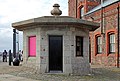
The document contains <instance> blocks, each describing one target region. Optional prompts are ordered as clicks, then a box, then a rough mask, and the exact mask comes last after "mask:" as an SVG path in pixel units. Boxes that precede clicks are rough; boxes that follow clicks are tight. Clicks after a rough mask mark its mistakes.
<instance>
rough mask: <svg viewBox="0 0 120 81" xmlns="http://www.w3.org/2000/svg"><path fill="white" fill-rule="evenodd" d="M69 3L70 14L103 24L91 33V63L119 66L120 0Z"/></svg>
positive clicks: (83, 0) (82, 0)
mask: <svg viewBox="0 0 120 81" xmlns="http://www.w3.org/2000/svg"><path fill="white" fill-rule="evenodd" d="M68 4H69V16H72V17H75V18H80V19H81V18H82V19H85V20H89V21H93V22H99V23H100V24H101V25H100V28H98V29H97V30H95V31H94V32H90V34H89V36H90V48H91V49H90V50H91V53H90V56H91V59H90V62H91V64H97V65H103V66H117V67H119V65H120V62H119V61H120V60H119V58H120V57H119V56H120V55H119V53H118V52H119V47H120V46H119V45H120V44H119V42H118V41H119V39H118V38H119V34H118V32H119V29H118V28H119V13H118V12H119V6H120V2H119V0H102V1H101V0H69V2H68Z"/></svg>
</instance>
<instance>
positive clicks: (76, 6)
mask: <svg viewBox="0 0 120 81" xmlns="http://www.w3.org/2000/svg"><path fill="white" fill-rule="evenodd" d="M76 18H77V0H76Z"/></svg>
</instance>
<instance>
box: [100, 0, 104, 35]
mask: <svg viewBox="0 0 120 81" xmlns="http://www.w3.org/2000/svg"><path fill="white" fill-rule="evenodd" d="M101 34H104V32H103V0H101Z"/></svg>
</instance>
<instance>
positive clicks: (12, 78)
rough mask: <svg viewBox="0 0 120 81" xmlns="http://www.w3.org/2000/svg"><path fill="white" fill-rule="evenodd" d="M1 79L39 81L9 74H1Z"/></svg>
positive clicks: (1, 80)
mask: <svg viewBox="0 0 120 81" xmlns="http://www.w3.org/2000/svg"><path fill="white" fill-rule="evenodd" d="M0 81H38V80H33V79H27V78H24V77H18V76H13V75H9V74H0ZM39 81H40V80H39Z"/></svg>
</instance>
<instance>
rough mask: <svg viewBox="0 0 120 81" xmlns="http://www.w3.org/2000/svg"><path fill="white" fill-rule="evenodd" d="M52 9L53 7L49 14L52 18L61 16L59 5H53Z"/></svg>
mask: <svg viewBox="0 0 120 81" xmlns="http://www.w3.org/2000/svg"><path fill="white" fill-rule="evenodd" d="M53 7H54V9H53V10H51V14H52V15H53V16H60V15H61V14H62V11H61V10H60V9H59V7H60V5H59V4H54V5H53Z"/></svg>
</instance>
